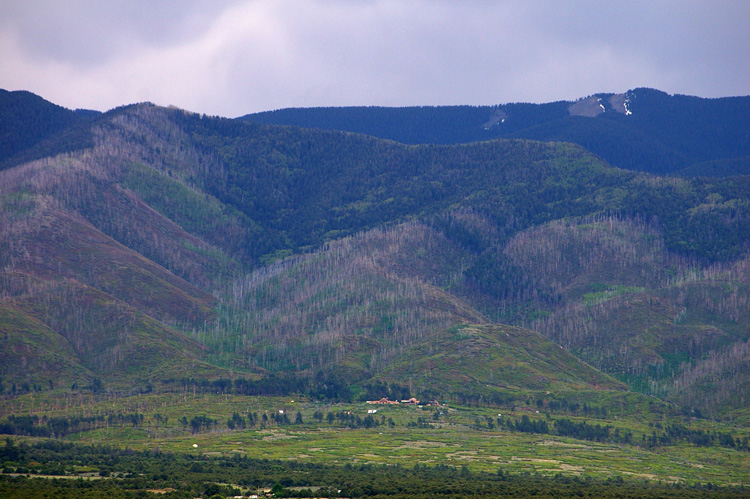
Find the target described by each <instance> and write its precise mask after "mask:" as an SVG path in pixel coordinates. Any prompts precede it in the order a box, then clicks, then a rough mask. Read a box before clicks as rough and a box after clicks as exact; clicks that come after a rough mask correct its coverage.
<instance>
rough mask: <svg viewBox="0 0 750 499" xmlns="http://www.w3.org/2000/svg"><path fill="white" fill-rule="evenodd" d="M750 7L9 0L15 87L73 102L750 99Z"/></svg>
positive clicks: (9, 69) (2, 32)
mask: <svg viewBox="0 0 750 499" xmlns="http://www.w3.org/2000/svg"><path fill="white" fill-rule="evenodd" d="M748 26H750V1H749V0H736V1H722V0H711V1H708V0H697V1H693V0H673V1H667V0H665V1H659V0H628V1H615V0H580V1H577V0H518V1H503V0H496V1H490V0H475V1H472V0H465V1H464V0H450V1H448V0H445V1H442V0H432V1H427V0H349V1H345V0H207V1H199V0H145V1H141V0H107V1H102V0H0V88H4V89H6V90H30V91H32V92H34V93H37V94H39V95H41V96H42V97H44V98H45V99H47V100H51V101H52V102H55V103H57V104H60V105H63V106H65V107H69V108H89V109H98V110H107V109H110V108H112V107H115V106H119V105H123V104H130V103H133V102H140V101H146V100H148V101H152V102H154V103H156V104H160V105H170V104H172V105H176V106H178V107H181V108H185V109H189V110H191V111H197V112H202V113H206V114H213V115H221V116H228V117H235V116H240V115H243V114H246V113H250V112H257V111H264V110H269V109H278V108H283V107H300V106H304V107H309V106H344V105H347V106H348V105H383V106H406V105H448V104H486V105H489V104H501V103H508V102H550V101H554V100H575V99H576V98H579V97H583V96H586V95H590V94H593V93H598V92H624V91H626V90H628V89H631V88H636V87H641V86H646V87H652V88H658V89H660V90H664V91H666V92H669V93H681V94H689V95H698V96H701V97H720V96H733V95H748V94H750V49H749V47H750V28H749V27H748Z"/></svg>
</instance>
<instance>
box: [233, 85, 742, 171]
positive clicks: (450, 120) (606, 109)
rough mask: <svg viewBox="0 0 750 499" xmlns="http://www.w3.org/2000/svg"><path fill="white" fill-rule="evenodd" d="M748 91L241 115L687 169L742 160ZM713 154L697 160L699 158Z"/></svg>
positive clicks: (734, 167)
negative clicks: (572, 147)
mask: <svg viewBox="0 0 750 499" xmlns="http://www.w3.org/2000/svg"><path fill="white" fill-rule="evenodd" d="M749 115H750V98H748V97H736V98H723V99H701V98H698V97H691V96H685V95H668V94H666V93H664V92H660V91H658V90H653V89H648V88H637V89H634V90H630V91H628V92H626V93H624V94H597V95H594V96H590V97H587V98H583V99H581V100H579V101H576V102H563V101H560V102H553V103H548V104H524V103H513V104H499V105H496V106H443V107H405V108H382V107H343V108H304V109H297V108H295V109H279V110H276V111H267V112H263V113H256V114H250V115H246V116H242V117H241V118H240V119H242V120H246V121H251V122H256V123H268V124H279V125H294V126H300V127H306V128H321V129H331V130H345V131H350V132H357V133H363V134H366V135H372V136H375V137H381V138H385V139H390V140H395V141H397V142H402V143H406V144H458V143H466V142H475V141H482V140H490V139H496V138H524V139H534V140H542V141H565V142H573V143H576V144H580V145H581V146H583V147H585V148H586V149H588V150H589V151H592V152H594V153H595V154H597V155H599V156H601V157H602V158H604V159H605V160H606V161H608V162H609V163H610V164H611V165H613V166H617V167H620V168H625V169H628V170H637V171H648V172H651V173H657V174H674V173H678V172H679V174H681V175H687V176H699V175H703V176H727V175H737V174H742V173H743V172H746V171H747V168H748V159H747V156H748V153H750V139H749V138H748V137H750V136H749V135H748V130H749V129H750V121H749V120H748V116H749ZM709 161H710V162H712V163H711V164H710V165H703V163H704V162H709Z"/></svg>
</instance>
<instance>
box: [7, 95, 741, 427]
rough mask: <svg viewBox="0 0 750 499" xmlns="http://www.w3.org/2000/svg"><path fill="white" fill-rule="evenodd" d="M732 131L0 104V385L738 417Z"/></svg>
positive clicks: (670, 111) (458, 110) (493, 110)
mask: <svg viewBox="0 0 750 499" xmlns="http://www.w3.org/2000/svg"><path fill="white" fill-rule="evenodd" d="M749 117H750V97H736V98H725V99H700V98H696V97H685V96H669V95H667V94H664V93H662V92H658V91H655V90H650V89H635V90H632V91H629V92H627V93H625V94H599V95H595V96H592V97H587V98H584V99H581V100H579V101H576V102H557V103H550V104H540V105H536V104H507V105H501V106H487V107H421V108H392V109H389V108H319V109H290V110H280V111H275V112H269V113H261V114H256V115H247V116H243V117H241V118H239V119H228V118H221V117H211V116H206V115H202V114H197V113H192V112H189V111H184V110H180V109H176V108H165V107H159V106H155V105H153V104H150V103H142V104H134V105H128V106H123V107H120V108H116V109H113V110H111V111H108V112H105V113H98V112H94V111H84V110H77V111H71V110H67V109H64V108H61V107H59V106H56V105H54V104H52V103H50V102H47V101H45V100H44V99H43V98H41V97H39V96H35V95H33V94H30V93H28V92H6V91H3V92H1V93H0V134H1V135H0V136H1V137H2V140H1V141H0V293H1V294H0V377H2V385H3V386H2V389H3V391H4V392H7V391H9V390H10V386H11V385H12V386H13V387H14V388H15V389H16V390H18V389H20V388H18V387H21V386H23V385H24V384H25V385H26V387H27V389H32V388H29V385H32V386H47V385H49V386H52V385H55V384H57V385H61V384H64V385H70V384H77V385H80V386H91V387H100V386H101V384H102V383H104V384H105V385H106V386H107V387H109V389H112V390H132V389H137V388H138V387H142V386H145V385H150V384H152V383H155V382H158V381H163V382H168V381H169V380H176V379H180V378H204V379H218V378H232V377H237V376H244V377H249V378H252V379H256V380H258V379H268V378H271V377H274V376H285V375H294V376H296V377H297V378H301V379H305V380H309V383H316V382H319V381H321V380H323V381H325V382H329V383H331V384H344V385H346V386H348V387H350V388H351V390H350V393H354V394H356V393H357V390H358V389H360V388H361V387H362V386H365V385H367V384H372V383H398V384H402V385H405V386H408V387H409V389H410V390H411V392H412V393H414V394H429V395H430V396H436V397H445V398H454V399H462V398H464V399H465V398H467V397H468V398H471V397H485V398H486V397H492V396H498V394H508V393H517V394H524V393H528V392H529V391H540V392H545V393H546V392H554V393H579V394H580V393H614V394H622V393H628V392H639V393H641V394H644V395H647V396H650V397H656V398H658V399H661V400H662V401H665V402H668V403H670V404H675V406H678V407H682V408H684V409H685V410H686V411H694V412H696V413H697V412H699V413H701V414H705V415H710V416H712V417H717V418H720V417H731V418H734V419H741V418H745V419H747V418H750V404H749V401H748V395H750V327H748V326H749V325H750V300H749V299H748V296H749V295H750V293H748V291H750V290H749V289H748V288H749V287H750V252H749V251H750V247H749V245H748V242H750V176H747V175H745V174H746V173H750V170H748V166H750V163H749V162H748V157H750V119H749ZM324 384H325V383H324Z"/></svg>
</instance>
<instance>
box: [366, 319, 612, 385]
mask: <svg viewBox="0 0 750 499" xmlns="http://www.w3.org/2000/svg"><path fill="white" fill-rule="evenodd" d="M378 376H380V377H383V378H384V379H389V380H392V381H398V382H400V383H408V385H409V386H413V387H414V389H415V390H416V391H417V392H419V393H439V394H440V395H441V396H451V395H452V396H454V397H455V396H456V395H459V396H460V394H462V393H472V392H474V393H482V392H489V391H490V390H489V389H490V388H495V389H498V388H499V389H503V390H507V391H513V390H536V391H551V390H554V391H556V392H557V391H574V390H581V391H583V390H593V389H597V390H623V389H625V385H623V384H621V383H618V382H617V381H615V380H614V379H612V378H610V377H608V376H606V375H603V374H602V373H601V372H600V371H597V370H596V369H594V368H592V367H590V366H588V365H586V364H584V363H582V362H581V361H580V360H579V359H577V358H576V357H574V356H573V355H571V354H569V353H568V352H566V351H565V350H563V349H561V348H560V346H559V345H557V344H555V343H552V342H551V341H549V340H548V339H546V338H544V337H543V336H541V335H540V334H539V333H537V332H535V331H531V330H528V329H520V328H516V327H512V326H500V325H486V326H471V325H459V326H454V327H452V328H450V329H448V330H444V331H440V332H438V333H434V334H432V335H430V337H429V338H427V339H425V340H424V341H421V342H418V343H416V344H415V345H414V346H413V347H411V348H409V349H408V350H406V351H405V352H404V353H403V354H402V355H401V357H400V358H398V359H396V360H395V361H394V362H392V363H391V364H390V365H389V366H387V367H386V368H384V369H383V370H382V371H380V372H379V373H378Z"/></svg>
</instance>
